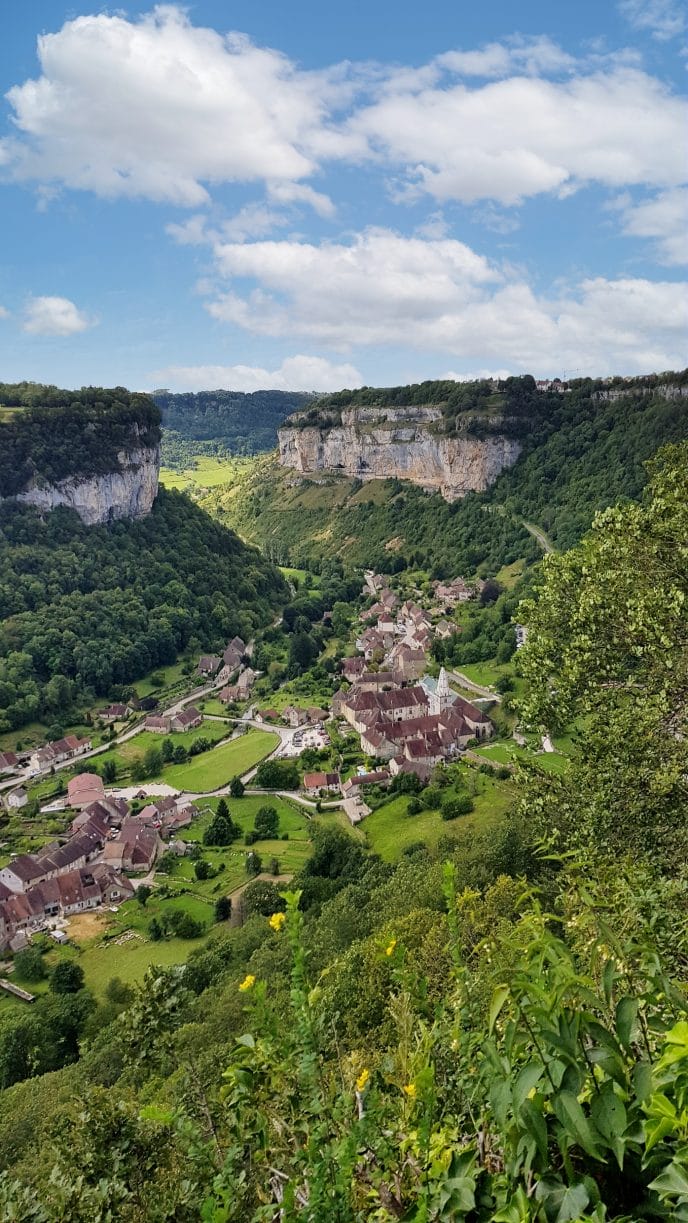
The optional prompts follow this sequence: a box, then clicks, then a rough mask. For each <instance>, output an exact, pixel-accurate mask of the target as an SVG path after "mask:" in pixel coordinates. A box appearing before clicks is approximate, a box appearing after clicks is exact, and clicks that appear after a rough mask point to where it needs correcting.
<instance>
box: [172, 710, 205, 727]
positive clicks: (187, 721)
mask: <svg viewBox="0 0 688 1223" xmlns="http://www.w3.org/2000/svg"><path fill="white" fill-rule="evenodd" d="M202 722H203V714H202V713H201V712H200V710H198V709H196V706H195V705H189V706H187V708H186V709H182V710H181V712H180V713H173V714H172V715H171V717H170V730H173V731H177V732H178V733H180V732H182V731H186V730H195V729H196V727H197V726H201V724H202Z"/></svg>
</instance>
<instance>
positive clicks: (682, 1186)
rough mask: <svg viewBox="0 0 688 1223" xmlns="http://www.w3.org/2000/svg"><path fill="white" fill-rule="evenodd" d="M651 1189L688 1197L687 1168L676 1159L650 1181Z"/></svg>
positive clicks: (661, 1192) (656, 1191)
mask: <svg viewBox="0 0 688 1223" xmlns="http://www.w3.org/2000/svg"><path fill="white" fill-rule="evenodd" d="M650 1189H654V1191H655V1193H660V1194H666V1193H668V1194H678V1195H679V1196H680V1197H688V1174H687V1173H686V1169H685V1168H684V1167H682V1165H681V1164H679V1163H677V1161H676V1160H675V1159H674V1160H672V1161H671V1163H670V1164H667V1166H666V1168H664V1170H663V1171H662V1172H660V1174H659V1176H656V1177H655V1179H654V1180H653V1181H651V1182H650Z"/></svg>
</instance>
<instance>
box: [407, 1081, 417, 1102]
mask: <svg viewBox="0 0 688 1223" xmlns="http://www.w3.org/2000/svg"><path fill="white" fill-rule="evenodd" d="M404 1091H405V1092H406V1095H407V1096H408V1098H409V1100H415V1098H416V1096H417V1095H418V1092H417V1091H416V1084H415V1083H407V1084H406V1086H405V1087H404Z"/></svg>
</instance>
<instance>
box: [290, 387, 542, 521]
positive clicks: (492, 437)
mask: <svg viewBox="0 0 688 1223" xmlns="http://www.w3.org/2000/svg"><path fill="white" fill-rule="evenodd" d="M441 418H442V413H441V411H440V409H439V408H435V407H429V406H419V407H414V406H407V407H393V408H385V407H380V408H378V407H356V408H343V409H342V410H341V413H340V414H339V418H338V419H337V420H336V421H334V422H331V421H330V422H328V421H326V420H325V421H324V422H323V423H322V424H310V423H308V424H306V423H301V422H300V421H299V419H298V418H296V417H291V418H290V419H289V420H288V421H287V422H286V423H285V424H284V425H283V426H282V427H281V428H280V430H279V432H278V439H279V459H280V463H281V464H282V466H283V467H291V468H293V469H294V470H296V471H298V472H301V473H302V474H303V475H313V474H315V473H317V472H334V473H338V474H340V475H345V476H348V477H350V478H357V479H360V480H380V479H399V480H409V481H411V483H413V484H418V485H420V486H421V487H422V488H425V489H427V490H432V491H437V492H440V493H441V494H442V496H443V497H444V498H445V499H446V500H447V501H454V500H456V499H457V498H458V497H463V496H465V495H466V493H468V492H483V491H484V490H485V489H486V488H488V487H489V486H490V485H491V484H492V483H493V482H494V480H496V478H497V476H498V475H499V473H500V472H501V471H503V469H504V468H505V467H510V466H511V465H512V464H513V463H515V462H516V459H517V458H518V456H519V454H520V453H521V445H520V443H519V442H518V441H517V440H516V439H515V438H513V437H508V436H506V435H505V434H504V435H502V434H501V433H499V431H498V428H497V430H495V427H494V426H495V424H496V425H497V426H498V422H495V421H493V428H492V431H491V432H490V433H489V435H488V436H485V437H478V436H471V435H470V434H469V433H465V434H462V435H460V436H453V437H452V436H446V435H445V434H443V433H441V432H440V431H439V430H438V429H437V425H438V423H439V422H440V420H441ZM292 422H293V423H292Z"/></svg>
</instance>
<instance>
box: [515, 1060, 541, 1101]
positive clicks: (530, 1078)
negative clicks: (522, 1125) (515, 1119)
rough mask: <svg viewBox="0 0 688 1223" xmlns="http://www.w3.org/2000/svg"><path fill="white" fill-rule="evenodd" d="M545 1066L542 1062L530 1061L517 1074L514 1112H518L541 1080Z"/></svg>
mask: <svg viewBox="0 0 688 1223" xmlns="http://www.w3.org/2000/svg"><path fill="white" fill-rule="evenodd" d="M544 1069H545V1068H544V1066H543V1065H542V1064H541V1063H540V1062H530V1063H529V1065H527V1066H524V1067H523V1069H522V1070H521V1071H520V1072H519V1073H518V1074H517V1076H516V1082H515V1083H514V1086H513V1097H514V1112H515V1113H517V1112H518V1111H519V1109H520V1108H521V1105H522V1104H523V1102H524V1101H525V1100H526V1099H527V1097H528V1094H529V1092H531V1091H532V1089H533V1087H535V1085H536V1083H539V1082H540V1079H541V1078H542V1076H543V1074H544Z"/></svg>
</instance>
